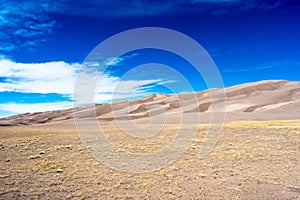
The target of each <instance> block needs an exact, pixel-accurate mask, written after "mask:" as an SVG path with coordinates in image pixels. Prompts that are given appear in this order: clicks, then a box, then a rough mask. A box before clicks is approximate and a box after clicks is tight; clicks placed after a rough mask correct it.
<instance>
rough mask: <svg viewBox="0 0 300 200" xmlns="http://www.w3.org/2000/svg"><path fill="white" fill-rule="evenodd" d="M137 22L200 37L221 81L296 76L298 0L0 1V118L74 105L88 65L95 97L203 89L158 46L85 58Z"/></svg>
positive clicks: (181, 61) (182, 63)
mask: <svg viewBox="0 0 300 200" xmlns="http://www.w3.org/2000/svg"><path fill="white" fill-rule="evenodd" d="M141 27H162V28H167V29H172V30H175V31H178V32H180V33H182V34H185V35H186V36H188V37H190V38H192V39H193V40H195V41H196V42H198V43H199V44H200V45H202V47H203V48H204V49H205V51H206V52H207V54H208V55H209V56H210V57H211V58H212V59H213V61H214V63H215V65H216V66H217V69H218V71H219V73H220V75H221V77H222V80H223V83H224V86H232V85H236V84H241V83H247V82H254V81H260V80H272V79H285V80H290V81H299V79H300V78H299V74H300V73H299V71H300V70H299V69H300V37H299V35H300V34H299V33H300V3H299V1H296V0H294V1H292V0H272V1H271V0H266V1H263V0H165V1H158V0H151V1H150V0H144V1H142V0H128V1H123V0H110V1H105V0H77V1H76V0H75V1H70V0H39V1H36V0H27V1H21V0H1V2H0V117H5V116H10V115H15V114H19V113H25V112H39V111H45V110H56V109H63V108H69V107H72V106H73V100H74V87H75V85H76V80H77V77H78V75H79V74H80V73H81V72H82V70H83V69H86V68H87V65H90V66H88V68H89V74H88V77H89V78H90V80H94V81H96V82H97V81H98V82H97V88H96V89H95V91H94V99H93V100H94V103H108V102H111V101H116V100H122V99H132V98H138V97H142V96H146V95H149V94H151V93H157V92H163V93H168V94H171V93H186V92H193V91H202V90H205V89H207V88H209V86H208V85H207V84H206V81H205V77H203V76H201V74H199V73H197V71H195V69H194V68H193V65H191V63H190V62H188V61H187V60H186V59H185V58H182V57H180V56H178V55H177V54H175V53H174V52H169V51H165V50H161V49H151V48H145V49H137V50H134V51H131V52H127V53H126V54H124V55H122V56H119V57H105V55H100V56H101V58H102V59H101V62H100V61H99V60H95V62H94V63H87V62H86V60H87V58H88V57H89V56H90V55H91V52H92V51H93V49H94V48H95V47H96V46H97V45H99V44H100V43H101V42H103V41H105V40H106V39H108V38H110V37H112V36H114V35H115V34H118V33H121V32H123V31H127V30H131V29H135V28H141ZM162 42H163V41H162ZM122 44H123V43H122V42H121V43H120V44H117V45H115V46H114V47H116V48H118V45H119V46H120V48H121V47H122ZM176 45H178V46H179V47H180V46H181V45H182V46H183V48H184V44H176ZM155 63H156V64H155ZM200 64H201V63H200ZM104 69H105V70H104ZM100 76H101V79H100V78H99V77H100ZM211 78H213V77H211ZM186 81H187V82H188V84H184V83H186ZM116 88H118V90H117V92H116Z"/></svg>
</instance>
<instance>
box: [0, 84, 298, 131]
mask: <svg viewBox="0 0 300 200" xmlns="http://www.w3.org/2000/svg"><path fill="white" fill-rule="evenodd" d="M222 91H225V98H224V99H221V98H220V99H214V100H212V99H211V94H212V93H214V94H218V93H221V92H222ZM193 96H194V97H196V100H197V103H195V101H191V97H193ZM223 100H225V101H226V107H225V108H224V110H222V109H221V110H220V111H218V110H216V109H212V104H214V108H218V105H219V104H220V105H222V104H221V103H222V101H223ZM73 112H75V113H76V116H77V117H79V118H86V119H89V118H95V117H96V118H97V119H98V120H99V121H108V122H109V121H114V120H137V121H141V122H142V121H143V120H146V119H147V118H149V117H160V116H162V115H167V116H168V117H169V118H170V120H169V122H170V123H172V121H174V122H175V121H177V120H172V119H175V118H176V117H178V116H179V115H187V116H188V117H189V116H190V117H194V116H195V114H199V113H200V115H201V118H202V120H203V119H204V121H205V119H208V118H209V117H210V115H211V113H212V112H226V118H225V121H237V120H285V119H289V120H291V119H300V82H291V81H285V80H266V81H259V82H252V83H245V84H240V85H235V86H231V87H226V88H222V89H218V88H217V89H209V90H205V91H202V92H196V93H190V94H174V95H168V94H161V93H158V94H151V95H149V96H146V97H143V98H140V99H135V100H132V101H120V102H114V103H112V104H95V105H90V106H84V107H76V108H70V109H64V110H56V111H46V112H38V113H24V114H20V115H15V116H10V117H6V118H2V119H0V126H13V125H31V124H48V123H53V122H66V121H73V118H74V115H73ZM206 121H207V120H206Z"/></svg>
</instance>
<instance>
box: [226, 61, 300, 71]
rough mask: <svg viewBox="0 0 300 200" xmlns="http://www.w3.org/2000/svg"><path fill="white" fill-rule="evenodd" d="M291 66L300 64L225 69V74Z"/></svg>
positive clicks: (279, 62)
mask: <svg viewBox="0 0 300 200" xmlns="http://www.w3.org/2000/svg"><path fill="white" fill-rule="evenodd" d="M289 66H300V63H299V62H291V61H287V60H285V61H277V62H269V63H262V64H259V65H257V66H249V67H241V68H236V67H235V68H232V69H225V70H224V72H251V71H258V70H265V69H272V68H278V67H289Z"/></svg>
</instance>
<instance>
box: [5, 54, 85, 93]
mask: <svg viewBox="0 0 300 200" xmlns="http://www.w3.org/2000/svg"><path fill="white" fill-rule="evenodd" d="M0 69H1V71H0V77H5V78H6V82H2V83H0V92H5V91H9V92H10V91H15V92H23V93H43V94H45V93H58V94H72V93H73V87H74V83H75V78H76V75H77V73H78V71H79V70H80V65H79V64H77V63H75V64H68V63H65V62H47V63H32V64H25V63H16V62H13V61H10V60H6V59H2V60H0Z"/></svg>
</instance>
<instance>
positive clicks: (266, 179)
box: [0, 120, 300, 199]
mask: <svg viewBox="0 0 300 200" xmlns="http://www.w3.org/2000/svg"><path fill="white" fill-rule="evenodd" d="M207 127H208V126H207V125H201V126H200V127H198V131H197V135H196V137H195V138H194V140H193V143H192V145H191V146H190V147H189V149H188V150H187V151H186V152H185V153H184V154H183V155H182V156H181V157H180V158H179V159H178V160H176V161H175V162H174V163H172V164H170V165H168V166H167V167H165V168H163V169H161V170H157V171H154V172H150V173H141V174H134V173H126V172H120V171H116V170H113V169H111V168H109V167H106V166H105V165H103V164H102V163H99V162H98V161H97V160H96V159H95V158H94V157H93V156H91V154H89V152H88V151H87V150H86V148H85V147H84V146H83V145H82V143H81V140H80V138H79V136H78V134H77V132H76V130H75V128H74V127H73V126H71V125H70V126H67V125H66V124H63V123H61V124H60V125H55V126H54V125H52V126H51V125H35V126H34V125H28V126H7V127H5V126H3V127H0V149H1V153H0V163H1V164H0V166H1V167H0V199H299V197H300V121H299V120H290V121H284V120H282V121H261V122H258V121H248V122H229V123H226V124H225V126H224V129H223V132H222V134H221V136H220V138H219V140H218V142H217V145H216V146H215V148H214V149H213V150H212V151H211V153H210V154H209V155H208V156H207V157H205V158H204V159H200V158H199V152H200V148H201V145H202V144H203V141H204V137H205V132H206V130H207ZM178 128H179V125H176V124H173V125H172V124H170V125H168V126H166V127H165V129H164V130H163V131H162V133H161V134H160V135H158V136H157V137H152V138H150V139H145V140H142V139H133V138H132V137H126V135H122V137H121V136H120V135H121V133H120V130H118V128H117V127H115V126H112V125H107V126H105V127H104V131H105V134H106V136H107V138H109V139H110V140H111V141H112V142H113V143H114V144H115V145H117V146H119V147H122V148H125V149H130V150H131V151H136V152H145V151H152V150H155V149H157V148H160V147H161V145H164V144H165V143H167V142H168V141H169V140H170V138H171V137H173V136H174V133H175V132H176V130H177V129H178Z"/></svg>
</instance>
